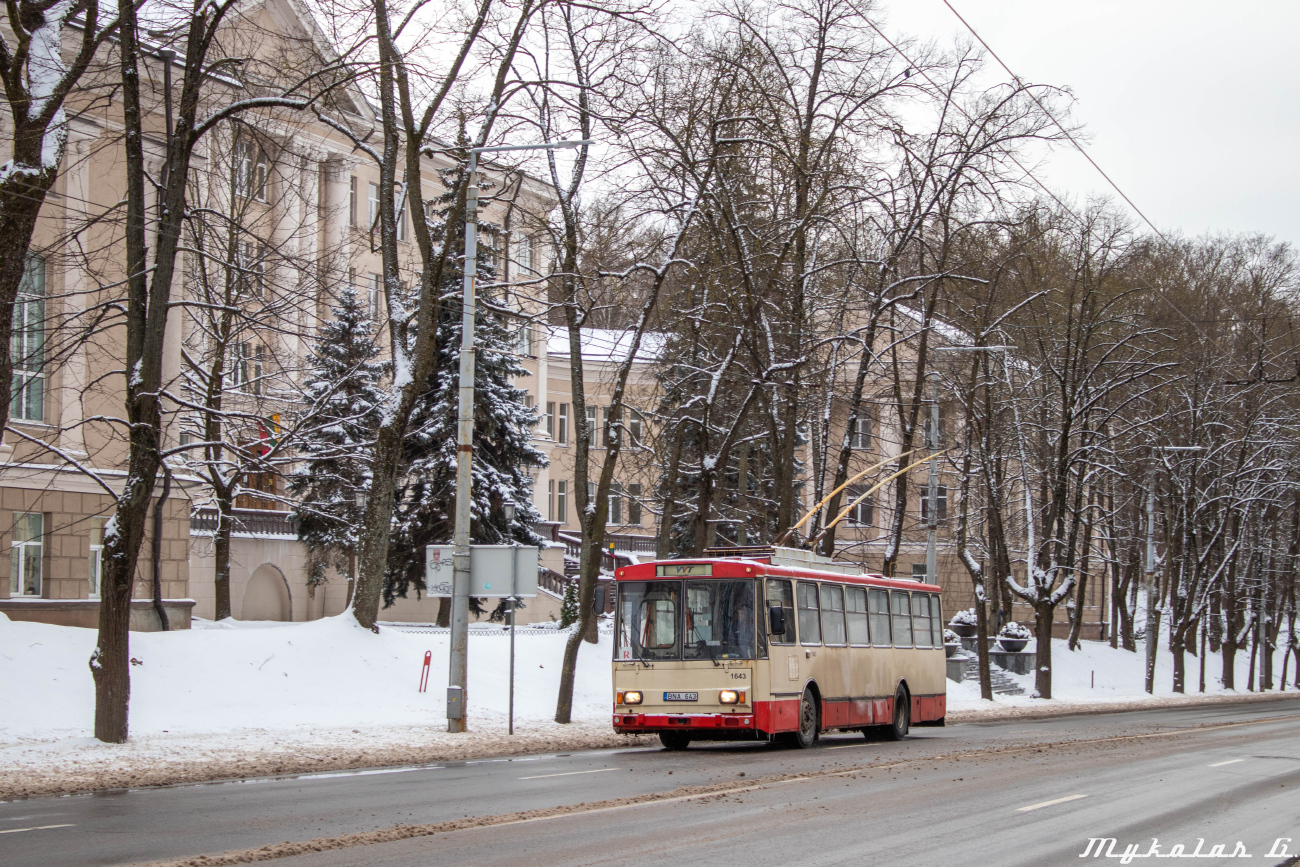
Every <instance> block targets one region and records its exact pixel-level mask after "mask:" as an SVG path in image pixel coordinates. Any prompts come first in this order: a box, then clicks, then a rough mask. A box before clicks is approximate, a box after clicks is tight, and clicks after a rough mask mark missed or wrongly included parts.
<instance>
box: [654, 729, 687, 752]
mask: <svg viewBox="0 0 1300 867" xmlns="http://www.w3.org/2000/svg"><path fill="white" fill-rule="evenodd" d="M659 741H660V742H661V743H662V744H663V745H664V746H665V747H667V748H668V749H670V750H684V749H686V748H687V747H689V746H690V745H691V736H690V735H688V734H687V733H686V732H660V733H659Z"/></svg>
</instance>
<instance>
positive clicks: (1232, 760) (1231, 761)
mask: <svg viewBox="0 0 1300 867" xmlns="http://www.w3.org/2000/svg"><path fill="white" fill-rule="evenodd" d="M1244 761H1246V760H1245V759H1228V760H1227V761H1226V762H1215V763H1214V764H1212V765H1207V766H1206V767H1210V768H1221V767H1223V766H1224V765H1235V764H1236V763H1237V762H1244Z"/></svg>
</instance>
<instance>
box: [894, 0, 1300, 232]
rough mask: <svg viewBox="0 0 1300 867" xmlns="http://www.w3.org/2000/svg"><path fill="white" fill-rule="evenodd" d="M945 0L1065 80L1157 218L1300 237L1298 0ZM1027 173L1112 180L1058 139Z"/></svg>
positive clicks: (940, 36)
mask: <svg viewBox="0 0 1300 867" xmlns="http://www.w3.org/2000/svg"><path fill="white" fill-rule="evenodd" d="M950 2H951V3H952V5H953V6H954V7H956V9H957V11H959V12H960V13H961V14H962V16H963V17H964V18H965V19H966V20H967V21H968V22H970V24H971V26H973V27H974V28H975V29H976V30H977V31H978V32H979V34H980V35H981V36H982V37H984V39H985V41H986V42H988V44H989V45H990V47H992V49H993V50H994V51H996V52H997V53H998V55H999V56H1001V58H1002V59H1003V60H1004V61H1005V62H1006V63H1007V65H1008V66H1010V67H1011V69H1012V70H1013V71H1014V72H1015V73H1016V75H1018V76H1020V78H1021V79H1023V80H1026V81H1032V82H1036V83H1044V84H1053V85H1062V86H1068V87H1069V88H1070V89H1071V90H1072V91H1073V93H1074V97H1075V99H1076V102H1075V104H1074V118H1075V120H1076V122H1079V123H1082V124H1083V126H1084V128H1085V131H1086V132H1087V134H1088V135H1089V136H1090V138H1091V141H1090V142H1085V144H1084V146H1085V147H1086V148H1087V149H1088V152H1089V153H1090V154H1091V155H1092V157H1093V159H1095V160H1096V161H1097V162H1098V163H1099V164H1100V165H1101V167H1102V168H1103V169H1105V170H1106V172H1107V174H1109V175H1110V176H1111V177H1112V178H1113V179H1114V180H1115V181H1116V182H1117V183H1118V184H1119V186H1120V187H1121V189H1123V190H1124V192H1125V193H1127V194H1128V196H1129V197H1130V198H1131V199H1133V201H1134V202H1135V203H1136V204H1137V206H1138V207H1139V208H1141V209H1142V210H1143V212H1145V213H1146V215H1147V216H1148V217H1149V218H1151V220H1152V221H1153V222H1154V223H1155V224H1156V225H1157V226H1159V227H1160V228H1161V229H1162V230H1175V231H1181V232H1183V233H1185V234H1189V235H1196V234H1200V233H1202V232H1205V231H1231V232H1263V233H1266V234H1269V235H1273V236H1275V237H1276V238H1277V239H1278V240H1285V241H1290V242H1300V166H1298V165H1297V162H1298V161H1300V112H1297V102H1298V100H1297V97H1300V76H1298V75H1297V64H1298V60H1297V58H1298V57H1300V52H1298V51H1297V49H1296V47H1295V40H1296V33H1297V32H1300V3H1296V2H1292V0H1235V2H1223V0H1218V2H1207V0H1178V2H1174V0H1127V2H1117V0H1074V2H1069V3H1066V2H1058V0H950ZM880 8H881V9H882V11H883V12H884V13H885V15H886V17H887V27H886V28H885V30H886V32H887V33H890V34H891V36H892V35H894V34H907V35H911V36H915V37H920V38H923V39H936V40H938V41H940V42H941V43H944V44H951V42H952V40H953V39H954V37H956V36H958V35H959V34H960V35H965V34H966V30H965V28H964V27H963V26H962V24H961V22H960V21H958V20H957V18H956V16H954V15H953V14H952V12H950V11H949V10H948V8H947V6H945V5H944V3H943V0H880ZM1287 58H1291V59H1290V60H1288V59H1287ZM994 72H995V73H996V74H998V75H1002V72H1001V69H1000V68H997V69H995V70H994ZM1037 174H1039V176H1040V177H1042V179H1043V180H1045V181H1046V182H1047V183H1048V184H1049V185H1051V186H1053V187H1054V188H1056V189H1059V190H1064V191H1066V192H1068V193H1069V194H1071V195H1072V196H1073V197H1074V198H1075V199H1076V200H1082V199H1084V198H1085V197H1086V196H1087V195H1088V194H1089V193H1092V192H1098V193H1100V192H1107V191H1108V190H1109V188H1108V187H1107V185H1106V182H1105V180H1104V179H1103V178H1102V177H1101V176H1100V175H1098V174H1097V172H1096V170H1095V169H1093V168H1092V167H1091V166H1089V165H1088V164H1087V162H1086V161H1084V159H1083V158H1082V157H1080V156H1079V155H1078V153H1077V152H1075V151H1074V150H1073V148H1069V147H1068V146H1062V147H1061V148H1059V149H1058V150H1057V151H1055V152H1054V153H1053V154H1051V155H1050V156H1049V158H1048V163H1047V164H1046V166H1045V167H1044V169H1043V171H1042V172H1041V173H1037Z"/></svg>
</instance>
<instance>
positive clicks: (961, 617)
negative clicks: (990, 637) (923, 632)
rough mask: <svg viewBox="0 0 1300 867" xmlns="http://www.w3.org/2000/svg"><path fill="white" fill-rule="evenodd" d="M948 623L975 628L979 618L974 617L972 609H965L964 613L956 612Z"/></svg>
mask: <svg viewBox="0 0 1300 867" xmlns="http://www.w3.org/2000/svg"><path fill="white" fill-rule="evenodd" d="M948 623H950V624H955V625H957V626H975V625H977V624H978V623H979V618H977V617H976V616H975V609H974V608H967V609H966V610H965V611H958V612H957V613H956V614H954V615H953V616H952V619H951V620H949V621H948Z"/></svg>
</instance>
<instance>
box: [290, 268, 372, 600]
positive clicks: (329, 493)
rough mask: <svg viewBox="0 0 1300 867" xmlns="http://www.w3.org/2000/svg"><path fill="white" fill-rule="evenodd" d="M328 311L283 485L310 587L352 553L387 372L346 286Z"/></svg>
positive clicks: (312, 360)
mask: <svg viewBox="0 0 1300 867" xmlns="http://www.w3.org/2000/svg"><path fill="white" fill-rule="evenodd" d="M332 313H333V319H332V320H331V321H329V322H326V323H325V324H324V325H322V326H321V328H320V333H319V335H318V337H317V339H316V345H315V346H314V347H313V348H312V350H311V355H310V356H309V358H308V360H307V363H308V365H309V369H310V371H311V373H310V375H309V376H308V378H307V380H306V382H305V384H304V390H305V392H306V401H307V405H308V409H307V410H306V412H307V418H306V419H305V420H304V422H305V424H304V435H303V443H302V445H301V446H300V447H299V451H300V453H301V455H302V457H303V460H302V462H301V463H300V464H299V465H298V468H297V469H296V470H295V471H294V473H293V475H292V476H290V478H289V482H288V489H289V492H290V493H291V494H293V495H294V496H295V497H296V498H297V500H298V506H297V510H296V511H297V517H298V538H299V539H300V540H301V541H302V542H304V543H306V545H307V547H308V550H309V551H310V554H311V557H310V560H311V566H310V568H309V572H308V581H309V583H320V582H321V581H323V580H324V574H325V570H326V568H327V567H329V566H334V567H335V568H338V569H340V570H343V569H346V558H348V557H350V556H351V555H353V554H355V553H356V546H357V529H356V528H357V526H358V524H359V523H360V520H361V515H360V510H359V509H358V508H357V505H356V494H357V492H358V491H366V490H369V488H370V464H369V460H368V458H367V455H369V453H370V445H371V443H373V441H374V436H375V428H376V426H377V425H378V423H379V414H380V412H381V408H382V405H383V401H384V400H385V398H386V395H385V393H384V390H383V388H382V386H381V381H382V379H383V377H384V376H385V375H386V373H387V369H386V368H387V366H386V365H385V364H384V363H383V362H380V361H377V360H376V359H377V358H378V356H379V347H378V346H377V345H376V343H375V339H374V332H373V326H372V324H371V322H370V318H369V316H368V314H367V312H366V309H365V307H364V306H363V305H362V304H361V303H360V301H359V300H358V299H357V296H356V293H355V292H354V291H353V289H352V287H350V286H349V287H347V288H346V289H345V290H344V291H343V294H342V296H341V297H340V298H339V301H338V304H337V305H336V306H335V307H333V308H332Z"/></svg>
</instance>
